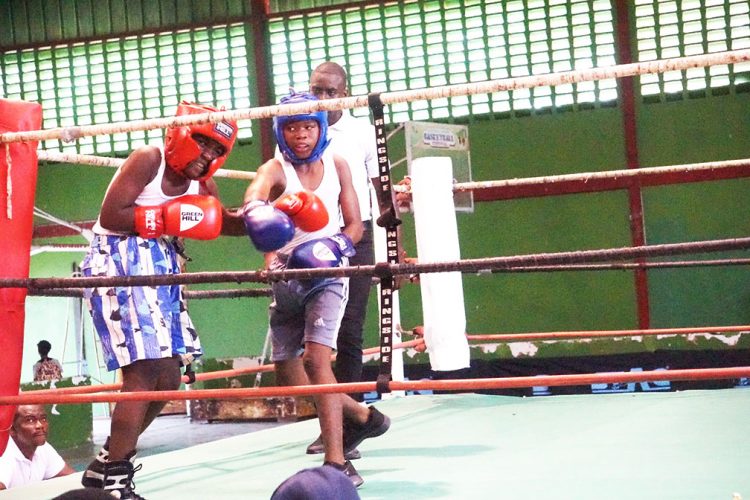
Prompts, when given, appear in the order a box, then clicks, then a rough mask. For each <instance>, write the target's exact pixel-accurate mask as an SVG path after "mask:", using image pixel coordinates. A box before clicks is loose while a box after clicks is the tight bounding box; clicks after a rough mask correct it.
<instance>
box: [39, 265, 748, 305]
mask: <svg viewBox="0 0 750 500" xmlns="http://www.w3.org/2000/svg"><path fill="white" fill-rule="evenodd" d="M747 265H750V259H715V260H689V261H671V262H610V263H607V264H561V265H555V266H519V267H511V268H508V269H505V270H504V271H506V272H514V273H534V272H562V271H620V270H630V269H673V268H683V267H715V266H747ZM373 284H377V283H376V282H373ZM83 290H84V289H83V288H42V289H36V288H30V289H29V292H28V295H30V296H34V297H74V298H80V297H83V296H84V293H83ZM184 294H185V297H186V298H188V299H224V298H232V299H234V298H239V297H271V296H272V290H271V289H270V288H252V289H243V288H233V289H226V290H185V292H184Z"/></svg>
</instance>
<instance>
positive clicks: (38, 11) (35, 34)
mask: <svg viewBox="0 0 750 500" xmlns="http://www.w3.org/2000/svg"><path fill="white" fill-rule="evenodd" d="M26 8H27V9H28V13H29V18H28V20H29V39H30V42H31V43H43V42H44V41H45V40H46V39H47V33H46V30H45V27H44V4H43V3H42V2H41V1H40V0H28V1H27V2H26Z"/></svg>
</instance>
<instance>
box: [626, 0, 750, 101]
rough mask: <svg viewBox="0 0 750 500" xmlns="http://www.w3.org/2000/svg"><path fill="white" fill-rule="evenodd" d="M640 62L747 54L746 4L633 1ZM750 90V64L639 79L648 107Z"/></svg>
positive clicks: (736, 0)
mask: <svg viewBox="0 0 750 500" xmlns="http://www.w3.org/2000/svg"><path fill="white" fill-rule="evenodd" d="M635 5H636V6H635V16H636V28H637V44H638V59H639V60H641V61H650V60H655V59H665V58H670V57H681V56H690V55H695V54H705V53H710V52H722V51H726V50H737V49H747V48H750V2H748V1H747V0H681V1H675V0H669V1H667V0H636V2H635ZM749 88H750V63H740V64H734V65H716V66H711V67H708V68H693V69H689V70H687V71H671V72H667V73H662V74H654V75H643V76H642V77H641V94H642V95H643V96H644V98H645V99H646V101H649V102H650V101H664V100H670V99H683V98H685V97H690V96H704V95H706V93H707V90H708V89H713V92H714V93H725V92H727V91H730V92H731V91H735V90H738V89H743V90H747V89H749Z"/></svg>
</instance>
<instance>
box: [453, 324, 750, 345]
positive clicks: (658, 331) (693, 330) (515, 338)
mask: <svg viewBox="0 0 750 500" xmlns="http://www.w3.org/2000/svg"><path fill="white" fill-rule="evenodd" d="M748 332H750V325H738V326H696V327H690V328H687V327H686V328H649V329H647V330H588V331H586V330H580V331H569V332H533V333H505V334H503V333H497V334H472V335H467V336H466V338H467V339H469V340H470V341H472V342H478V341H484V340H500V341H502V342H533V341H535V340H565V339H579V338H603V337H641V336H659V335H696V334H702V333H705V334H712V335H714V334H716V335H719V334H724V333H748Z"/></svg>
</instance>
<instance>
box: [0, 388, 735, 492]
mask: <svg viewBox="0 0 750 500" xmlns="http://www.w3.org/2000/svg"><path fill="white" fill-rule="evenodd" d="M748 405H750V390H734V389H726V390H711V391H687V392H679V393H636V394H611V395H601V396H590V395H571V396H554V397H550V398H516V397H510V396H486V395H476V394H461V395H440V396H409V397H402V398H394V399H390V400H387V401H383V402H382V403H379V404H378V408H380V409H381V410H382V411H384V412H386V413H387V414H388V415H390V416H391V417H392V419H393V425H392V427H391V429H390V430H389V431H388V432H387V433H386V434H384V435H383V436H381V437H379V438H377V439H373V440H368V441H365V442H364V443H363V444H362V445H361V446H360V450H361V451H362V453H363V456H364V458H363V459H362V460H358V461H357V463H356V466H357V468H358V470H359V472H360V473H361V474H362V475H363V477H365V481H366V482H365V484H364V486H363V487H362V488H360V489H359V490H358V491H359V494H360V496H361V498H363V499H372V500H375V499H383V500H385V499H395V498H415V499H425V500H427V499H445V500H448V499H457V498H475V499H509V500H510V499H513V500H515V499H528V500H552V499H555V500H565V499H571V500H572V499H578V500H598V499H601V498H639V499H675V500H677V499H681V500H684V499H707V498H717V499H727V500H739V499H740V498H747V492H748V491H750V477H749V476H748V474H747V464H748V463H750V437H748V433H747V432H746V425H745V422H746V413H747V408H748ZM147 432H148V431H147ZM317 432H318V429H317V421H316V420H307V421H304V422H300V423H294V424H287V425H283V426H279V427H276V428H273V429H270V430H264V431H258V432H254V433H250V434H246V435H244V436H236V437H232V438H226V439H222V440H219V441H215V442H212V443H206V444H202V445H198V446H193V447H190V448H186V449H184V450H180V451H172V452H168V453H163V454H159V455H154V456H149V457H145V458H142V459H140V458H139V460H138V461H139V463H142V464H143V470H142V471H141V473H140V474H139V475H138V476H137V477H136V482H137V491H138V492H139V493H140V494H143V495H144V496H146V498H149V499H151V498H153V499H171V498H184V499H186V500H187V499H196V500H197V499H204V498H222V499H240V498H243V499H247V498H253V499H254V498H258V499H262V498H268V497H269V496H270V494H271V492H272V491H273V490H274V488H275V487H276V486H277V485H278V484H279V483H281V482H282V481H283V480H284V479H285V478H286V477H287V476H289V475H290V474H291V473H292V472H294V471H296V470H300V469H303V468H306V467H314V466H317V465H319V459H318V458H317V457H315V456H310V455H305V454H304V448H305V446H307V444H308V442H309V441H310V437H311V436H314V435H316V434H317ZM80 476H81V474H80V473H78V474H74V475H72V476H67V477H63V478H59V479H53V480H49V481H44V482H42V483H39V484H36V485H32V486H27V487H23V488H18V489H11V490H7V491H3V492H0V498H3V499H5V498H7V499H23V500H28V499H30V498H52V497H53V496H54V495H57V494H59V493H60V492H62V491H67V490H69V489H74V488H77V487H78V486H79V484H80ZM735 494H737V495H735Z"/></svg>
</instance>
